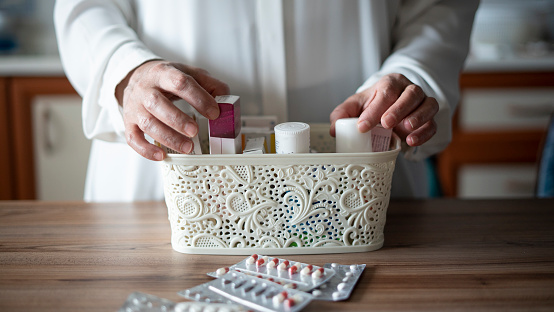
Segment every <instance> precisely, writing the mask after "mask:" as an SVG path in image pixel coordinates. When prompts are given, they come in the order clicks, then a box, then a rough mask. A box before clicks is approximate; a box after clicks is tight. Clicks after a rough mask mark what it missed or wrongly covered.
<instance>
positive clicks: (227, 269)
mask: <svg viewBox="0 0 554 312" xmlns="http://www.w3.org/2000/svg"><path fill="white" fill-rule="evenodd" d="M227 272H229V268H227V267H225V268H219V269H217V271H215V274H216V275H217V276H221V275H225V274H226V273H227Z"/></svg>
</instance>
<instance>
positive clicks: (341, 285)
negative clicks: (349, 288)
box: [337, 283, 346, 290]
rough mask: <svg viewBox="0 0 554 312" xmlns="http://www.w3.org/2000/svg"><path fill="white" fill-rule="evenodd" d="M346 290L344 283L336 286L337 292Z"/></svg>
mask: <svg viewBox="0 0 554 312" xmlns="http://www.w3.org/2000/svg"><path fill="white" fill-rule="evenodd" d="M345 288H346V283H340V284H338V285H337V289H338V290H344V289H345Z"/></svg>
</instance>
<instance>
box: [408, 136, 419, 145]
mask: <svg viewBox="0 0 554 312" xmlns="http://www.w3.org/2000/svg"><path fill="white" fill-rule="evenodd" d="M408 140H410V142H407V143H408V144H409V145H410V146H416V145H417V137H416V136H411V137H409V138H408Z"/></svg>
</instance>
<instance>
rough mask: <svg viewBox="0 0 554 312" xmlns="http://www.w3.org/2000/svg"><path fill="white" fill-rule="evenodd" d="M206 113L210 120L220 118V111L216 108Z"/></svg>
mask: <svg viewBox="0 0 554 312" xmlns="http://www.w3.org/2000/svg"><path fill="white" fill-rule="evenodd" d="M206 113H207V114H208V118H210V119H216V118H217V117H219V109H218V108H216V107H210V108H208V111H207V112H206Z"/></svg>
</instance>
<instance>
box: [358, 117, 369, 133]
mask: <svg viewBox="0 0 554 312" xmlns="http://www.w3.org/2000/svg"><path fill="white" fill-rule="evenodd" d="M369 129H371V124H370V123H369V121H367V120H363V121H360V122H358V131H360V132H361V133H366V132H368V131H369Z"/></svg>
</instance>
